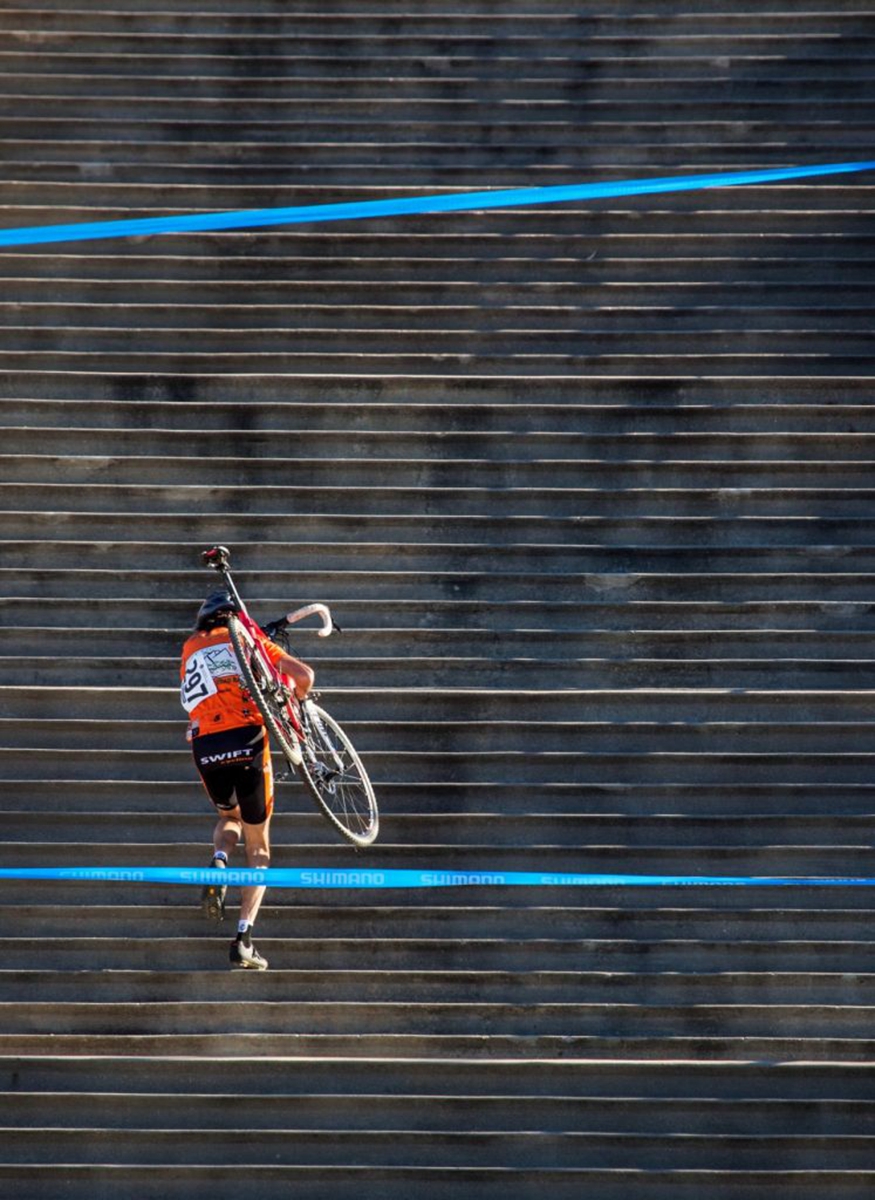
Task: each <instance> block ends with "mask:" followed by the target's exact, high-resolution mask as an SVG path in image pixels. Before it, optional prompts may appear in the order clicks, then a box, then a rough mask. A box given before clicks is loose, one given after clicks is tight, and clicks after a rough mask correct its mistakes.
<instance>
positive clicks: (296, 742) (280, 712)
mask: <svg viewBox="0 0 875 1200" xmlns="http://www.w3.org/2000/svg"><path fill="white" fill-rule="evenodd" d="M228 633H229V635H230V637H231V645H232V646H233V647H234V653H235V654H236V656H237V661H238V663H239V664H240V673H241V674H242V676H243V682H244V683H245V684H246V687H247V689H248V691H249V693H250V694H251V696H252V699H253V700H254V701H255V703H256V706H257V707H258V711H259V712H260V713H261V715H262V718H263V719H264V723H265V725H266V726H267V730H268V733H269V734H270V737H271V738H272V739H273V744H274V746H275V747H276V748H277V749H278V750H280V751H282V755H283V758H284V759H285V760H286V762H287V763H288V764H289V766H291V767H294V768H295V769H297V768H298V767H299V765H300V762H301V749H300V737H299V735H298V732H297V730H296V729H295V724H294V721H293V720H292V718H291V716H290V715H289V711H288V708H287V704H288V698H287V696H286V695H285V694H283V693H282V691H281V689H278V688H277V686H276V684H275V682H274V681H273V680H272V679H269V678H267V677H266V676H265V674H264V670H263V668H262V667H261V666H260V665H259V662H258V658H257V656H254V655H253V653H252V650H251V648H250V646H249V645H247V641H246V638H245V637H244V636H243V631H242V626H241V625H240V622H239V621H238V620H237V618H236V617H235V616H234V615H233V614H232V613H229V614H228Z"/></svg>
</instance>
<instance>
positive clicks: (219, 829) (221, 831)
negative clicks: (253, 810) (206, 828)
mask: <svg viewBox="0 0 875 1200" xmlns="http://www.w3.org/2000/svg"><path fill="white" fill-rule="evenodd" d="M234 812H235V814H236V815H234V816H230V815H229V816H225V815H224V814H222V815H220V817H219V819H218V821H217V822H216V828H215V829H214V830H213V849H214V850H224V852H225V854H226V855H227V856H228V860H229V862H230V859H231V854H232V853H233V850H234V847H235V846H236V845H237V843H238V842H239V841H240V836H241V834H242V833H243V822H242V821H241V819H240V809H239V808H238V809H235V810H234Z"/></svg>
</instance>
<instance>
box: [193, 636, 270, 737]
mask: <svg viewBox="0 0 875 1200" xmlns="http://www.w3.org/2000/svg"><path fill="white" fill-rule="evenodd" d="M262 645H263V647H264V650H265V653H266V654H267V656H268V658H269V659H270V661H271V662H272V663H273V664H274V666H276V665H277V663H278V662H279V660H280V659H281V658H282V657H283V656H284V654H285V651H283V650H281V649H280V647H279V646H277V645H275V644H274V643H273V642H271V641H268V639H267V638H264V639H263V640H262ZM179 678H180V689H179V697H180V700H181V702H182V707H183V708H184V709H185V710H186V712H187V713H188V716H189V727H188V728H189V737H190V738H192V737H199V736H200V735H201V734H207V733H219V732H221V731H222V730H223V729H236V728H238V727H239V726H241V725H263V724H264V720H263V718H262V716H261V713H260V712H259V711H258V706H257V705H256V703H255V701H254V700H253V699H252V696H251V695H250V694H249V692H248V691H247V690H246V689H245V687H244V686H243V682H242V680H241V678H240V667H239V665H238V663H237V656H236V654H235V653H234V647H233V646H232V645H231V638H230V636H229V634H228V629H227V626H225V625H217V626H216V627H215V628H214V629H210V630H206V631H203V632H197V633H193V634H192V635H191V637H190V638H189V639H188V641H187V642H186V643H185V645H184V646H183V648H182V663H181V664H180V668H179Z"/></svg>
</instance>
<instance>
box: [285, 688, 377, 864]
mask: <svg viewBox="0 0 875 1200" xmlns="http://www.w3.org/2000/svg"><path fill="white" fill-rule="evenodd" d="M301 724H302V726H303V729H304V742H303V745H302V746H301V752H302V759H301V765H300V766H299V767H298V768H297V769H298V771H299V772H300V774H301V777H302V779H303V780H304V783H305V784H306V786H307V789H308V791H309V792H310V794H311V795H312V797H313V799H314V800H315V801H316V803H317V804H318V806H319V807H320V808H321V810H322V812H323V813H324V815H325V816H326V817H327V818H328V820H329V821H330V822H331V824H332V825H333V826H334V827H335V829H337V830H338V831H339V832H340V833H342V834H343V836H344V837H345V838H346V839H347V840H348V841H350V842H353V843H354V844H355V845H356V846H369V845H370V844H371V842H373V840H374V839H375V838H376V836H377V833H378V831H379V828H380V817H379V813H378V811H377V800H376V797H375V796H374V789H373V787H372V786H371V781H370V779H369V778H368V773H367V771H366V770H365V768H364V766H363V764H362V760H361V759H360V758H359V756H358V754H357V753H356V750H355V747H354V746H353V744H352V742H351V741H350V740H349V738H348V737H347V735H346V734H345V733H344V732H343V730H342V729H341V727H340V726H339V725H338V723H337V722H336V721H335V720H334V718H333V717H332V716H330V715H329V714H328V713H327V712H326V711H325V709H324V708H320V707H319V706H318V705H317V704H315V703H314V702H313V701H312V700H305V701H304V703H303V704H302V705H301Z"/></svg>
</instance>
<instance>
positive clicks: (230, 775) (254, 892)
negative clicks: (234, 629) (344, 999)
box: [180, 589, 314, 971]
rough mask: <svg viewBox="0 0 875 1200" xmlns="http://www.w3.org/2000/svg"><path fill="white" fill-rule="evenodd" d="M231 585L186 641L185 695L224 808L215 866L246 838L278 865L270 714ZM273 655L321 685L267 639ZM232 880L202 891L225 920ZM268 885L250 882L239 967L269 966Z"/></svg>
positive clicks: (198, 754) (195, 748)
mask: <svg viewBox="0 0 875 1200" xmlns="http://www.w3.org/2000/svg"><path fill="white" fill-rule="evenodd" d="M239 611H240V607H239V604H238V602H237V601H236V599H235V598H234V596H233V595H232V594H231V592H230V591H228V590H226V589H220V590H219V591H215V592H212V593H211V594H210V595H209V596H207V598H206V600H204V602H203V604H202V605H201V606H200V609H199V610H198V614H197V622H196V625H195V629H194V632H193V633H192V635H191V636H190V637H189V638H188V639H187V641H186V643H185V645H184V646H183V648H182V663H181V665H180V679H181V685H180V699H181V701H182V706H183V708H184V709H185V710H186V712H187V713H188V717H189V724H188V732H187V738H188V740H189V741H190V742H191V747H192V753H193V755H194V761H195V765H196V767H197V769H198V771H199V772H200V776H201V779H202V781H203V784H204V787H205V788H206V791H207V795H208V796H209V798H210V800H211V801H212V802H213V804H214V805H215V807H216V810H217V812H218V818H219V819H218V821H217V823H216V827H215V830H214V832H213V851H214V852H213V859H212V862H211V864H210V865H211V866H212V867H217V868H225V867H227V865H228V858H229V856H230V854H231V852H232V851H233V849H234V847H235V846H236V845H237V843H238V841H239V840H240V838H241V837H242V838H243V841H244V845H245V850H246V862H247V865H248V866H249V867H252V868H255V869H263V868H266V867H268V866H269V865H270V834H269V829H270V818H271V814H272V812H273V771H272V768H271V761H270V746H269V744H268V738H267V730H266V729H265V727H264V720H263V718H262V716H261V714H260V712H259V711H258V708H257V706H256V704H255V702H254V701H253V699H252V697H251V695H250V694H249V692H248V691H247V690H246V689H245V686H244V685H243V681H242V680H241V678H240V673H239V672H240V668H239V666H238V664H237V658H236V656H235V654H234V648H233V646H232V645H231V640H230V636H229V633H228V613H231V612H239ZM264 646H265V650H266V652H267V655H268V657H269V658H270V660H271V662H272V663H273V664H274V666H275V667H276V668H277V670H279V671H281V672H282V673H283V674H285V675H288V676H289V677H290V678H291V680H292V682H293V684H294V687H295V692H296V694H297V696H298V697H299V699H302V700H303V699H304V697H305V696H306V695H307V693H308V692H309V690H310V688H311V687H312V686H313V680H314V675H313V671H312V670H311V668H310V667H308V666H307V664H306V663H303V662H301V661H300V660H299V659H297V658H293V657H292V656H291V655H290V654H287V653H286V652H285V651H284V650H282V649H281V648H280V647H279V646H277V645H275V644H274V643H273V642H271V641H267V640H265V643H264ZM226 891H227V888H226V887H225V885H224V884H222V885H219V884H208V885H207V886H206V887H205V888H204V889H203V893H202V896H201V907H202V909H203V911H204V914H205V915H206V916H207V917H209V918H211V919H213V920H218V921H221V920H222V918H223V917H224V915H225V894H226ZM264 893H265V888H264V886H259V887H245V888H243V896H242V902H241V906H240V921H239V924H238V926H237V938H236V940H235V941H233V942H232V943H231V949H230V959H231V966H232V967H235V968H253V969H255V970H261V971H263V970H265V969H266V967H267V959H266V958H264V956H263V955H262V954H260V953H259V952H258V950H257V949H256V948H255V946H254V945H253V943H252V929H253V926H254V924H255V918H256V917H257V916H258V910H259V908H260V907H261V902H262V900H263V898H264Z"/></svg>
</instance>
